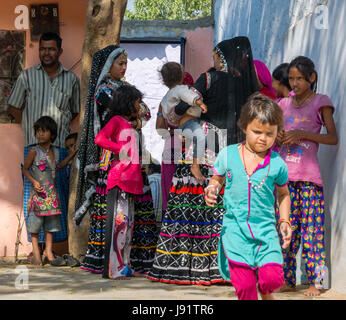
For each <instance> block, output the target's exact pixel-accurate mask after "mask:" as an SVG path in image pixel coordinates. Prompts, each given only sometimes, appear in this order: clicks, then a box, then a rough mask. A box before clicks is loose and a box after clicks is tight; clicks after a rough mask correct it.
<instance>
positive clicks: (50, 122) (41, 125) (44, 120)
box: [34, 116, 58, 143]
mask: <svg viewBox="0 0 346 320" xmlns="http://www.w3.org/2000/svg"><path fill="white" fill-rule="evenodd" d="M39 129H42V130H49V131H50V134H51V142H52V143H53V142H54V141H55V139H56V137H57V134H58V125H57V124H56V122H55V120H54V119H52V118H51V117H48V116H43V117H41V118H39V119H38V120H36V122H35V123H34V131H35V135H36V132H37V131H38V130H39Z"/></svg>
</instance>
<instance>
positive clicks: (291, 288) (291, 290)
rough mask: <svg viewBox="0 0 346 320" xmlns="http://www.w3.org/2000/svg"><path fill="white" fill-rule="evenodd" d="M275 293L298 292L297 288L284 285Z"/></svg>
mask: <svg viewBox="0 0 346 320" xmlns="http://www.w3.org/2000/svg"><path fill="white" fill-rule="evenodd" d="M275 292H296V287H290V286H288V285H287V284H286V283H284V284H283V285H282V287H281V288H280V289H278V290H277V291H275Z"/></svg>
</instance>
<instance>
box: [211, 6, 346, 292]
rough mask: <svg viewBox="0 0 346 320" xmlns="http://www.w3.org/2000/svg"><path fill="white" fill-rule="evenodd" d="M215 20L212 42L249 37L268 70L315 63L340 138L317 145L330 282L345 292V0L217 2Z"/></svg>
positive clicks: (257, 56)
mask: <svg viewBox="0 0 346 320" xmlns="http://www.w3.org/2000/svg"><path fill="white" fill-rule="evenodd" d="M321 5H322V6H321ZM214 17H215V30H214V42H215V43H214V44H216V43H218V42H219V41H221V40H224V39H229V38H232V37H234V36H238V35H245V36H248V37H249V39H250V41H251V44H252V49H253V54H254V58H255V59H259V60H262V61H263V62H265V63H266V64H267V66H268V67H269V69H270V70H271V71H272V70H273V69H274V68H275V67H276V66H277V65H279V64H280V63H282V62H289V61H290V60H291V59H293V58H294V57H296V56H297V55H306V56H308V57H310V58H311V59H312V60H313V61H314V63H315V65H316V70H317V71H318V73H319V84H318V92H319V93H324V94H328V95H329V96H330V97H331V99H332V101H333V103H334V105H335V108H336V109H335V114H334V119H335V123H336V127H337V131H338V135H339V144H338V146H323V145H322V146H321V148H320V151H319V159H320V167H321V171H322V175H323V179H324V188H325V199H326V209H327V212H326V227H327V232H326V237H327V251H328V260H329V262H328V267H329V273H330V276H331V277H330V279H331V283H330V284H331V286H332V288H334V289H336V290H338V291H341V292H343V293H346V273H345V265H346V205H345V201H344V199H345V194H346V143H345V138H346V108H345V107H344V104H345V102H346V101H345V98H346V97H345V91H346V90H345V88H346V76H345V66H346V50H345V42H346V41H345V40H346V28H345V21H346V20H345V19H346V1H345V0H333V1H328V0H251V1H250V0H216V1H215V4H214Z"/></svg>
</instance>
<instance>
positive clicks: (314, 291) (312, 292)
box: [304, 285, 321, 297]
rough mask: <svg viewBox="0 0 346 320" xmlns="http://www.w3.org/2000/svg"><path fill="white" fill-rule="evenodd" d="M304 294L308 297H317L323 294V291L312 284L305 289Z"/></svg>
mask: <svg viewBox="0 0 346 320" xmlns="http://www.w3.org/2000/svg"><path fill="white" fill-rule="evenodd" d="M304 295H306V296H308V297H317V296H319V295H321V291H320V290H318V289H317V288H316V287H315V286H313V285H311V286H310V287H309V288H308V289H306V290H305V291H304Z"/></svg>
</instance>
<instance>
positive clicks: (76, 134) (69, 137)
mask: <svg viewBox="0 0 346 320" xmlns="http://www.w3.org/2000/svg"><path fill="white" fill-rule="evenodd" d="M77 138H78V133H77V132H74V133H70V134H69V135H68V136H67V137H66V138H65V142H66V141H67V140H69V139H74V140H76V141H77Z"/></svg>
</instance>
